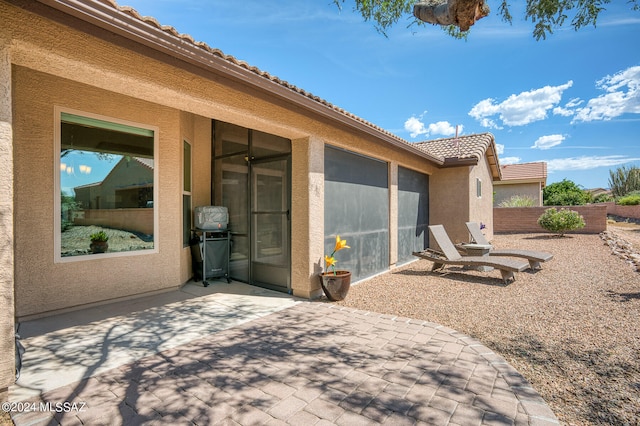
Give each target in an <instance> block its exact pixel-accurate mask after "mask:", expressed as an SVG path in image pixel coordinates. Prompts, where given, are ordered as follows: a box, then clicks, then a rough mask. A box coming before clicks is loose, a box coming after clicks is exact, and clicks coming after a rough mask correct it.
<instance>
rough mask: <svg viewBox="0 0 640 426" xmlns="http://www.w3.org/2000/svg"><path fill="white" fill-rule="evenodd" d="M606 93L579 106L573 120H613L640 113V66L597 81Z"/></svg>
mask: <svg viewBox="0 0 640 426" xmlns="http://www.w3.org/2000/svg"><path fill="white" fill-rule="evenodd" d="M596 87H599V88H600V89H602V90H604V91H605V92H606V93H605V94H603V95H600V96H598V97H597V98H593V99H590V100H589V102H587V105H586V106H585V107H583V108H578V109H577V113H576V116H575V118H574V119H573V121H572V123H573V122H579V121H594V120H611V119H612V118H616V117H619V116H621V115H623V114H640V66H635V67H630V68H627V69H626V70H623V71H620V72H619V73H617V74H615V75H613V76H609V75H608V76H606V77H604V78H603V79H602V80H600V81H598V82H596Z"/></svg>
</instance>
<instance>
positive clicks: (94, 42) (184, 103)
mask: <svg viewBox="0 0 640 426" xmlns="http://www.w3.org/2000/svg"><path fill="white" fill-rule="evenodd" d="M0 22H3V26H2V27H1V28H0V39H2V38H3V37H4V38H5V39H8V40H11V43H10V47H11V48H10V50H11V58H12V61H13V63H14V66H13V70H14V80H13V81H14V85H15V90H14V94H13V96H14V108H15V109H14V116H15V120H14V131H15V145H16V149H15V163H16V164H15V175H16V185H15V192H16V196H15V208H16V212H15V215H16V216H15V217H20V218H21V220H20V222H19V223H18V224H17V225H16V228H15V229H16V236H17V238H16V240H17V243H16V260H15V270H16V291H15V295H16V306H17V315H18V316H28V315H32V314H39V313H43V312H49V311H52V310H56V309H61V308H66V307H71V306H78V305H83V304H87V303H92V302H97V301H103V300H109V299H112V298H118V297H125V296H129V295H135V294H140V293H143V292H148V291H158V290H162V289H168V288H172V287H176V286H178V285H180V284H182V283H184V282H185V281H186V279H188V278H189V276H190V274H191V271H190V253H189V248H188V247H183V245H182V218H181V214H182V142H183V140H184V139H185V138H186V139H187V141H189V142H190V143H191V144H192V153H193V183H194V189H193V206H197V205H208V204H210V203H211V202H212V200H211V199H210V190H211V188H210V183H211V175H210V173H211V170H210V161H211V160H210V159H211V143H210V137H211V119H216V120H221V121H226V122H230V123H234V124H237V125H240V126H244V127H247V128H252V129H256V130H260V131H264V132H267V133H271V134H274V135H278V136H281V137H285V138H288V139H291V140H292V169H293V183H292V185H293V188H292V190H293V197H292V223H291V226H292V287H293V292H294V294H296V295H299V296H303V297H313V296H314V295H318V294H319V291H320V289H319V283H318V282H317V277H316V274H317V273H318V272H319V270H320V268H321V267H322V263H321V262H322V257H323V254H324V253H323V237H324V229H323V228H324V225H323V224H324V213H323V210H324V146H325V144H330V145H332V146H337V147H341V148H344V149H348V150H350V151H353V152H356V153H360V154H363V155H367V156H370V157H373V158H378V159H382V160H384V161H387V162H388V163H389V164H391V165H392V166H391V167H390V180H389V182H390V203H391V206H392V207H393V206H394V205H397V202H396V204H394V197H397V194H396V195H394V185H395V184H396V183H397V176H395V177H394V173H397V167H398V166H402V167H407V168H410V169H413V170H416V171H419V172H421V173H425V174H428V175H430V176H431V181H430V186H431V191H430V211H431V216H432V220H431V223H444V224H445V226H447V228H448V230H449V225H450V224H451V226H454V227H455V229H453V232H454V233H453V235H452V236H453V237H455V238H456V239H458V238H460V236H459V235H461V234H462V233H461V231H462V230H463V227H464V221H465V220H467V219H468V216H469V209H470V200H469V195H468V194H467V193H466V188H468V187H469V182H470V179H469V172H470V169H469V168H468V167H461V168H455V169H442V170H439V169H436V168H435V167H434V166H433V165H432V164H431V163H429V162H427V161H426V160H425V159H423V158H420V157H418V156H417V155H415V154H412V153H408V152H406V151H403V150H400V149H398V148H395V147H391V146H390V145H388V144H386V143H383V142H381V141H379V140H377V139H375V138H373V137H371V136H367V135H356V134H355V133H354V132H353V131H351V130H349V129H347V128H346V127H344V126H342V125H329V124H327V121H326V119H322V120H318V119H317V118H315V119H314V118H313V117H311V116H308V115H305V114H304V113H303V111H301V110H300V109H299V108H297V107H296V106H294V105H291V104H288V103H286V102H283V101H280V100H272V101H270V100H269V99H272V98H269V97H268V96H265V94H263V93H262V94H258V93H256V92H255V91H251V90H248V89H247V86H245V85H242V84H238V83H237V82H232V81H228V80H226V79H225V78H224V77H221V76H219V75H213V74H208V72H207V71H202V70H201V71H198V73H190V72H188V71H185V70H180V69H177V68H173V67H172V66H169V65H167V64H165V63H163V62H160V61H156V60H154V59H150V58H148V57H146V56H142V55H140V54H138V53H135V52H132V51H129V50H125V49H123V48H120V47H118V46H114V45H110V44H108V43H107V42H105V41H103V40H101V39H99V38H94V37H92V36H89V35H86V34H83V33H80V32H77V31H75V30H72V29H69V28H67V27H64V26H62V25H60V24H56V23H53V22H50V21H48V20H46V19H43V18H41V17H38V16H31V15H29V14H28V13H27V12H25V11H24V10H22V9H18V8H14V7H13V6H9V5H6V4H3V7H2V8H0ZM25 22H29V25H24V23H25ZM55 105H58V106H62V107H67V108H73V109H76V110H79V111H85V112H89V113H93V114H99V115H102V116H105V117H112V118H117V119H122V120H126V121H133V122H137V123H141V124H145V125H151V126H156V127H157V128H158V129H159V131H158V136H159V142H160V147H159V152H158V153H157V156H156V161H157V167H158V170H159V173H160V176H159V181H158V186H159V189H160V193H159V196H158V199H157V200H155V206H156V208H157V209H159V210H160V211H161V212H162V214H160V215H159V226H158V228H157V232H156V241H157V247H158V253H153V254H145V255H138V256H123V257H118V258H102V259H96V260H90V261H86V262H85V261H81V262H68V263H58V264H57V263H54V260H53V259H54V254H53V240H54V239H53V235H54V229H53V228H54V226H53V221H54V219H53V203H54V196H55V195H54V194H53V190H52V188H53V177H54V173H56V168H55V166H54V164H53V158H54V152H53V151H54V150H53V123H54V117H53V108H54V106H55ZM36 170H44V171H45V173H40V175H39V176H38V177H39V180H38V181H34V171H36ZM47 170H49V171H50V172H46V171H47ZM487 183H488V182H487ZM474 185H475V181H474ZM485 188H486V186H485ZM474 194H475V192H474ZM394 218H395V216H394V213H393V211H392V212H390V224H391V225H390V231H391V234H392V235H395V226H396V224H395V219H394ZM450 231H451V230H450ZM464 232H466V231H464ZM394 244H397V242H394V239H393V238H391V239H390V247H391V249H392V253H393V254H392V256H391V261H390V263H391V264H393V263H394V258H395V249H394ZM114 271H115V274H114ZM105 277H109V279H108V281H107V282H105V279H104V278H105Z"/></svg>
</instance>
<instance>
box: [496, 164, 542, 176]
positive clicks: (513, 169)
mask: <svg viewBox="0 0 640 426" xmlns="http://www.w3.org/2000/svg"><path fill="white" fill-rule="evenodd" d="M500 168H501V169H502V180H546V179H547V163H546V162H544V161H542V162H536V163H519V164H507V165H505V166H500Z"/></svg>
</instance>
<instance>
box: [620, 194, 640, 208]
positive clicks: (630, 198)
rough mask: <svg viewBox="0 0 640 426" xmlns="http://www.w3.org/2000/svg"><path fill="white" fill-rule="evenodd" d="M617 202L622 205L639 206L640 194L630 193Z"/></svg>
mask: <svg viewBox="0 0 640 426" xmlns="http://www.w3.org/2000/svg"><path fill="white" fill-rule="evenodd" d="M617 204H619V205H621V206H637V205H638V204H640V195H638V194H630V195H626V196H624V197H620V198H618V201H617Z"/></svg>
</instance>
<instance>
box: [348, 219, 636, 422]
mask: <svg viewBox="0 0 640 426" xmlns="http://www.w3.org/2000/svg"><path fill="white" fill-rule="evenodd" d="M638 229H640V228H638ZM638 229H633V228H631V227H625V228H619V227H615V226H610V227H609V231H610V234H607V235H606V236H604V238H605V241H603V239H602V238H601V237H600V236H599V235H583V234H571V235H567V236H565V237H563V238H558V237H554V236H551V235H549V234H516V235H497V236H496V237H495V238H494V240H493V244H494V245H495V246H496V247H499V248H522V249H531V250H542V251H548V252H551V253H553V254H554V259H553V260H551V261H550V262H547V263H544V264H543V265H542V270H540V271H537V272H529V271H525V272H523V273H519V274H517V276H516V281H515V282H514V283H512V284H509V285H506V286H505V285H504V284H503V283H502V281H501V279H500V273H499V271H492V272H478V271H473V270H462V269H461V268H457V267H447V271H448V273H446V274H445V275H441V274H438V273H433V272H431V271H430V270H431V266H432V263H431V262H429V261H426V260H418V261H416V262H413V263H411V264H408V265H405V266H403V267H400V268H398V269H396V270H395V271H394V272H392V273H389V274H384V275H380V276H377V277H374V278H372V279H370V280H368V281H365V282H362V283H359V284H357V285H354V286H353V287H352V288H351V291H350V293H349V295H348V296H347V299H346V300H344V301H343V302H339V304H340V305H344V306H350V307H353V308H357V309H363V310H370V311H375V312H380V313H385V314H390V315H397V316H403V317H411V318H417V319H423V320H427V321H433V322H436V323H440V324H442V325H444V326H446V327H450V328H453V329H456V330H458V331H460V332H462V333H466V334H468V335H470V336H472V337H475V338H477V339H479V340H480V341H481V342H482V343H483V344H485V345H486V346H488V347H490V348H491V349H493V350H494V351H496V352H498V353H499V354H501V355H502V356H503V357H505V358H506V359H507V361H508V362H509V363H510V364H511V365H512V366H514V367H515V368H516V369H517V370H518V371H519V372H520V373H521V374H522V375H524V376H525V378H526V379H528V380H529V381H530V382H531V383H532V384H533V386H534V387H535V388H536V390H537V391H538V392H539V393H540V394H541V396H542V397H543V398H544V399H545V400H546V401H547V402H548V403H549V406H550V407H551V408H552V409H553V411H554V412H555V414H556V415H557V416H558V418H559V419H560V420H561V421H562V422H563V423H565V424H571V425H587V424H615V425H625V424H628V425H638V424H640V420H639V419H640V274H639V273H638V272H636V268H635V267H634V266H633V265H630V264H629V263H630V262H629V260H628V259H627V258H625V257H624V256H620V255H619V254H615V253H614V252H612V249H611V248H610V247H609V244H608V241H609V240H613V241H618V242H620V240H625V243H624V244H626V246H627V248H629V246H631V247H632V246H634V245H635V246H636V247H639V248H640V231H639V230H638ZM636 242H637V243H636ZM629 250H630V253H632V252H633V253H635V251H633V249H632V248H631V249H629ZM627 255H629V256H630V254H628V253H627Z"/></svg>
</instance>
